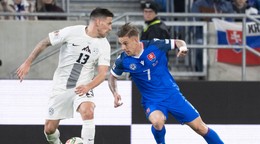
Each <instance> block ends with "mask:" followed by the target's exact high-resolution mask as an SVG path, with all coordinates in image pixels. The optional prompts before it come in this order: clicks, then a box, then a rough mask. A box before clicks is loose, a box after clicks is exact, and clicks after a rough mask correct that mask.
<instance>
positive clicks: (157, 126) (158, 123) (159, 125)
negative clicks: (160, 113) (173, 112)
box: [151, 118, 164, 130]
mask: <svg viewBox="0 0 260 144" xmlns="http://www.w3.org/2000/svg"><path fill="white" fill-rule="evenodd" d="M151 123H152V125H153V126H154V128H155V129H157V130H161V129H162V128H163V125H164V120H163V119H159V118H158V119H153V121H151Z"/></svg>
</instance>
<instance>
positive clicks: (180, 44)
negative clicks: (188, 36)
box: [174, 39, 188, 57]
mask: <svg viewBox="0 0 260 144" xmlns="http://www.w3.org/2000/svg"><path fill="white" fill-rule="evenodd" d="M174 42H175V46H176V47H177V48H178V50H179V51H178V54H177V57H184V56H185V55H186V54H187V52H188V48H187V45H186V43H185V41H183V40H179V39H175V40H174Z"/></svg>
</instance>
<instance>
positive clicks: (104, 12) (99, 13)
mask: <svg viewBox="0 0 260 144" xmlns="http://www.w3.org/2000/svg"><path fill="white" fill-rule="evenodd" d="M100 17H114V14H113V13H112V12H111V11H109V10H108V9H105V8H100V7H97V8H95V9H94V10H92V12H91V13H90V19H93V18H100Z"/></svg>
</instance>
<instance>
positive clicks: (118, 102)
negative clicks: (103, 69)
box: [114, 93, 123, 108]
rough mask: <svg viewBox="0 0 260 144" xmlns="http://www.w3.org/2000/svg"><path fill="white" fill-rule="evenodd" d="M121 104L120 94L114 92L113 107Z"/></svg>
mask: <svg viewBox="0 0 260 144" xmlns="http://www.w3.org/2000/svg"><path fill="white" fill-rule="evenodd" d="M121 105H123V103H122V101H121V96H120V95H119V94H118V93H115V94H114V107H115V108H117V107H119V106H121Z"/></svg>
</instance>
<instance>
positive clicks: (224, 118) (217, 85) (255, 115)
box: [132, 81, 260, 124]
mask: <svg viewBox="0 0 260 144" xmlns="http://www.w3.org/2000/svg"><path fill="white" fill-rule="evenodd" d="M177 83H178V85H179V87H180V89H181V92H182V93H183V95H184V96H185V97H186V99H188V100H189V101H190V102H191V103H192V104H193V106H194V107H195V108H196V109H197V110H198V111H199V112H200V114H201V116H202V118H203V120H204V121H205V122H206V123H208V124H260V112H259V109H260V91H259V90H260V82H207V81H205V82H204V81H178V82H177ZM132 95H133V98H132V108H133V111H132V116H133V119H132V123H133V124H146V123H148V121H147V120H146V118H145V115H144V111H143V109H142V107H141V105H140V93H139V91H138V90H137V87H136V86H135V84H133V88H132ZM167 123H170V124H174V123H177V122H176V120H175V119H174V118H173V117H169V119H168V120H167Z"/></svg>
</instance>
